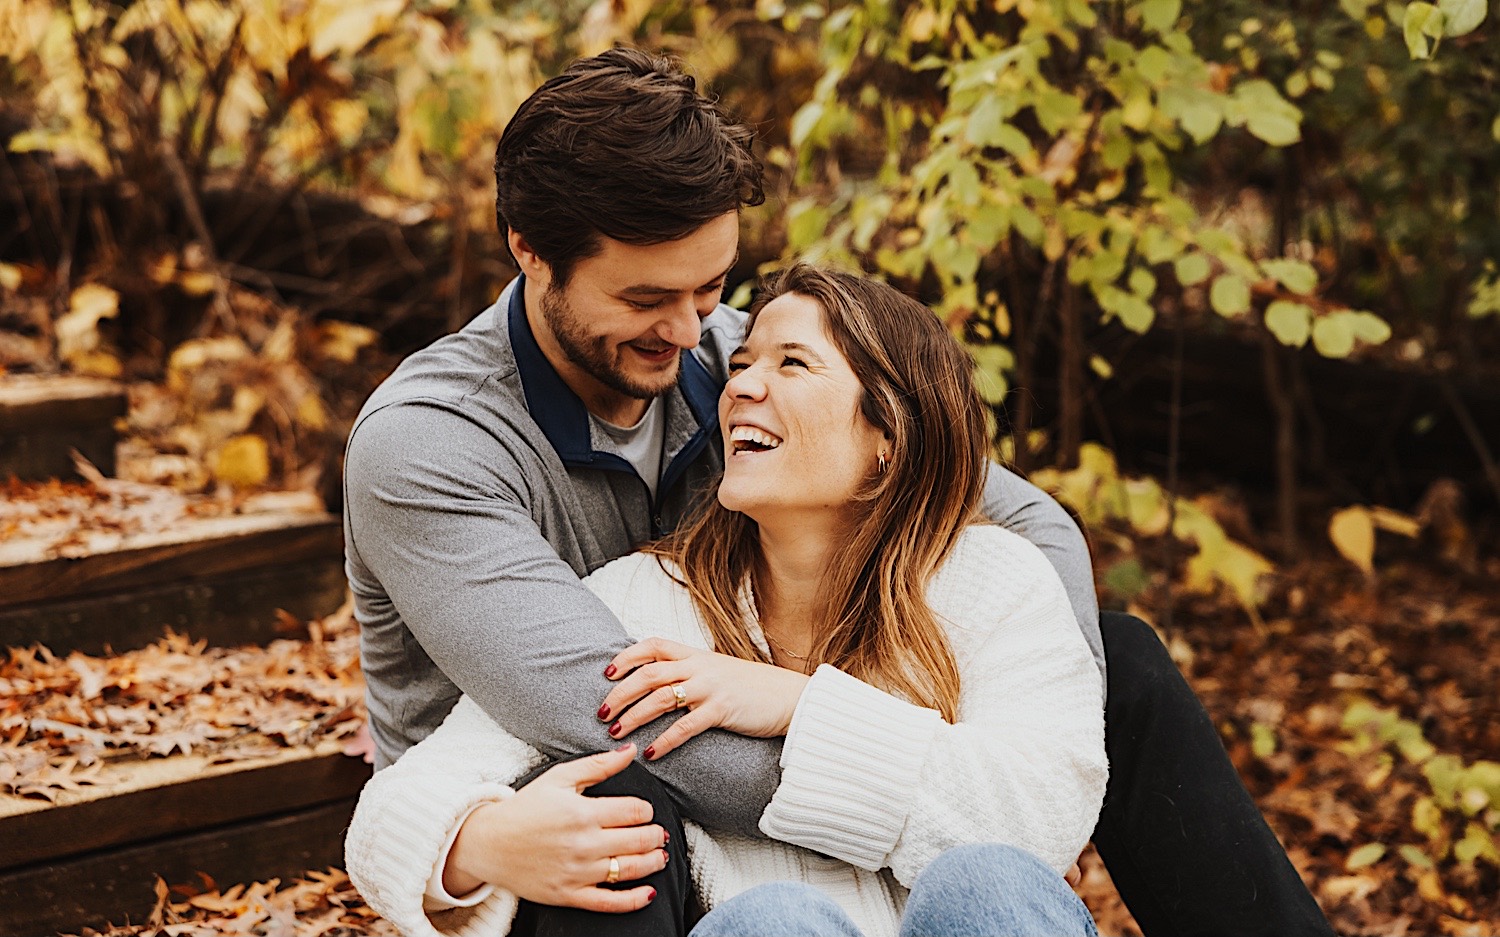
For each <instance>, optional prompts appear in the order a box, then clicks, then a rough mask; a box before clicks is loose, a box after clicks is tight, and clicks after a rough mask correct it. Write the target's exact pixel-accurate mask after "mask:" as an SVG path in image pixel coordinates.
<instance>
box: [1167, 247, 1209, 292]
mask: <svg viewBox="0 0 1500 937" xmlns="http://www.w3.org/2000/svg"><path fill="white" fill-rule="evenodd" d="M1173 270H1174V271H1175V272H1176V273H1177V282H1178V283H1181V284H1182V285H1183V286H1193V285H1194V284H1197V283H1202V282H1203V281H1204V280H1206V279H1208V258H1207V257H1204V256H1203V255H1202V254H1199V253H1192V254H1184V255H1183V256H1181V257H1179V258H1177V262H1176V263H1175V264H1173Z"/></svg>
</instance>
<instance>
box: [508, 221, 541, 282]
mask: <svg viewBox="0 0 1500 937" xmlns="http://www.w3.org/2000/svg"><path fill="white" fill-rule="evenodd" d="M505 241H506V243H507V244H508V245H510V253H511V256H513V257H515V258H516V264H517V266H519V267H520V268H521V272H522V273H524V274H526V279H528V280H531V281H533V282H535V283H536V284H537V285H539V286H547V285H549V284H551V282H552V268H551V267H549V266H548V265H547V262H546V261H545V260H543V259H542V258H540V257H538V256H537V253H536V251H534V250H532V249H531V244H529V243H528V242H527V240H526V237H525V235H523V234H521V232H519V231H517V230H516V229H515V228H506V229H505Z"/></svg>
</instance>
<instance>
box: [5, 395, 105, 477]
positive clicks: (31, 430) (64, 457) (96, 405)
mask: <svg viewBox="0 0 1500 937" xmlns="http://www.w3.org/2000/svg"><path fill="white" fill-rule="evenodd" d="M125 410H126V400H125V388H124V387H122V386H120V385H119V384H116V383H115V382H113V381H104V380H99V379H97V378H89V377H73V376H39V375H14V376H4V377H0V481H4V480H6V479H8V478H11V477H15V478H19V479H22V480H40V479H45V478H74V477H76V475H77V473H76V471H75V469H74V463H73V455H72V450H75V449H76V450H78V452H79V454H80V455H82V456H83V457H84V458H85V459H88V460H89V461H90V462H92V463H93V464H94V466H95V467H96V468H98V469H99V471H101V472H103V473H104V474H105V475H113V474H114V471H115V443H116V441H117V434H116V432H115V419H116V418H117V417H121V416H124V415H125Z"/></svg>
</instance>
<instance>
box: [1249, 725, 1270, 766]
mask: <svg viewBox="0 0 1500 937" xmlns="http://www.w3.org/2000/svg"><path fill="white" fill-rule="evenodd" d="M1250 751H1251V752H1253V753H1254V754H1255V757H1256V758H1270V757H1271V756H1272V755H1274V754H1276V730H1275V729H1273V728H1271V727H1270V726H1268V725H1266V724H1265V723H1263V722H1252V723H1250Z"/></svg>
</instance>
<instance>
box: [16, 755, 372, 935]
mask: <svg viewBox="0 0 1500 937" xmlns="http://www.w3.org/2000/svg"><path fill="white" fill-rule="evenodd" d="M369 776H370V767H369V766H368V765H366V764H365V763H364V762H363V761H362V760H360V759H359V758H355V757H350V756H348V755H345V754H343V750H342V743H339V742H334V741H330V742H323V743H320V744H318V745H316V746H306V747H301V748H289V749H285V750H283V751H281V752H277V753H276V754H274V755H268V756H263V757H257V758H254V759H250V760H244V761H236V762H231V763H228V764H213V763H212V760H211V759H210V757H208V756H206V755H175V756H172V757H168V758H151V759H130V760H127V761H123V762H120V763H113V764H107V765H106V766H105V767H104V768H103V769H102V770H101V771H100V772H99V774H98V775H97V776H95V778H94V780H95V781H96V782H97V783H96V784H94V785H92V786H86V787H83V788H81V789H79V790H72V791H61V792H59V794H58V800H57V802H56V803H48V802H46V801H43V800H36V799H32V798H22V797H17V796H13V795H3V796H0V934H6V935H15V937H29V935H41V934H53V933H56V932H58V931H67V932H73V933H76V932H78V931H79V930H81V929H82V928H84V927H93V928H100V927H102V926H103V925H105V924H106V923H116V924H120V923H126V922H127V921H128V922H131V923H143V922H144V921H145V919H146V917H147V916H148V915H149V914H150V912H151V909H152V907H153V906H154V905H155V903H156V900H157V895H156V878H157V876H160V877H161V878H162V879H163V880H164V881H166V882H168V883H169V884H182V883H189V884H199V885H201V879H200V876H199V873H203V874H206V875H208V876H209V877H210V878H212V879H213V880H214V881H215V882H216V883H218V884H219V885H221V886H224V887H227V886H228V885H230V884H232V883H234V882H250V881H264V880H266V879H270V878H282V879H288V878H291V877H293V876H296V875H299V874H302V873H303V872H305V871H306V870H307V869H323V868H327V867H329V866H342V865H343V840H344V830H345V828H347V826H348V824H349V817H350V816H351V815H352V813H353V810H354V803H355V800H356V798H357V796H358V794H359V790H360V787H361V786H362V785H363V784H364V782H365V781H366V780H368V778H369Z"/></svg>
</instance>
